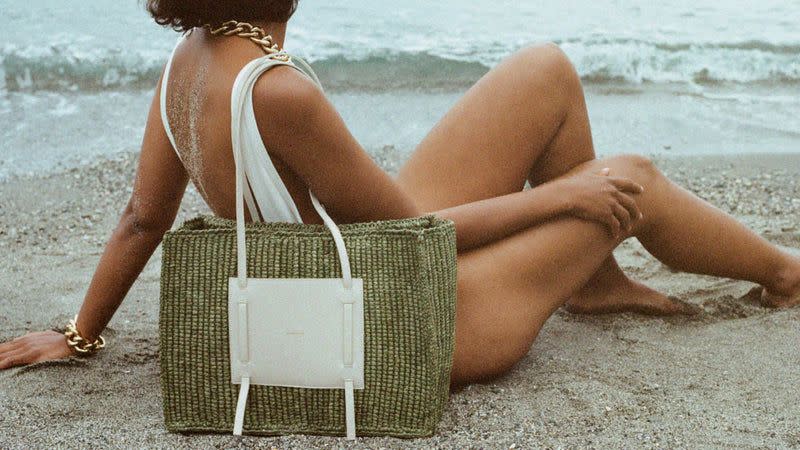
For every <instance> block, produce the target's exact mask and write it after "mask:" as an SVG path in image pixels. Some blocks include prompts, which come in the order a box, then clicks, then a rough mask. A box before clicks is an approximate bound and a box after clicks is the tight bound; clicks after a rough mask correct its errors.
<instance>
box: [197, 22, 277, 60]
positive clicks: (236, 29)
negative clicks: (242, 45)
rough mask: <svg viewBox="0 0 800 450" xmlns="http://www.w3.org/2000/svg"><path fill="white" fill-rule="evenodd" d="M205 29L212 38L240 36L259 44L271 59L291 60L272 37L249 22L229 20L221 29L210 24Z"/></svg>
mask: <svg viewBox="0 0 800 450" xmlns="http://www.w3.org/2000/svg"><path fill="white" fill-rule="evenodd" d="M203 27H204V28H205V29H207V30H208V31H209V33H211V35H212V36H239V37H243V38H247V39H250V40H251V41H252V42H254V43H256V44H258V46H260V47H261V49H262V50H264V53H266V54H267V55H270V58H274V59H278V60H281V61H289V59H290V56H289V54H288V53H286V52H285V51H283V50H282V49H280V48H278V44H275V43H274V42H272V36H270V35H269V34H267V33H266V31H264V29H263V28H261V27H256V26H253V25H251V24H249V23H247V22H237V21H235V20H229V21H227V22H225V23H223V24H222V25H220V26H219V27H213V26H211V25H210V24H205V25H203Z"/></svg>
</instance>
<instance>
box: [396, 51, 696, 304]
mask: <svg viewBox="0 0 800 450" xmlns="http://www.w3.org/2000/svg"><path fill="white" fill-rule="evenodd" d="M594 157H595V154H594V147H593V144H592V136H591V130H590V127H589V117H588V114H587V111H586V103H585V101H584V96H583V88H582V87H581V82H580V78H579V77H578V75H577V73H576V72H575V69H574V67H573V66H572V64H571V63H570V62H569V60H568V58H567V57H566V55H565V54H564V53H563V52H562V51H561V50H560V49H559V48H558V47H556V46H555V45H551V44H545V45H539V46H532V47H528V48H525V49H522V50H520V51H518V52H516V53H514V54H513V55H511V56H510V57H508V58H506V59H505V60H504V61H502V62H501V63H500V64H498V65H497V66H496V67H495V68H494V69H492V70H491V71H489V73H487V74H486V75H485V76H484V77H482V78H481V79H480V80H479V81H478V82H477V83H476V84H475V85H474V86H472V87H471V88H470V89H469V90H468V91H467V93H466V94H465V95H464V97H463V98H462V99H460V100H459V102H458V103H456V105H454V106H453V108H452V109H451V110H450V111H448V113H447V114H446V115H445V116H444V117H443V118H442V120H441V121H440V122H439V123H437V124H436V126H435V127H434V128H433V129H432V130H431V132H430V133H429V134H428V135H427V136H426V137H425V139H423V141H422V142H421V143H420V144H419V146H418V147H417V148H416V150H415V151H414V153H413V154H412V156H411V157H410V159H409V160H408V161H407V162H406V164H405V165H404V166H403V167H402V168H401V170H400V173H399V175H398V181H399V182H400V183H401V185H403V186H404V188H405V189H406V190H407V191H408V192H409V194H410V195H411V196H412V197H414V198H415V199H416V200H417V202H418V203H419V204H420V205H421V206H422V207H423V209H425V210H431V211H432V210H436V209H442V208H446V207H449V206H453V205H457V204H463V203H468V202H472V201H477V200H482V199H485V198H490V197H495V196H498V195H503V194H507V193H510V192H514V191H519V190H521V189H523V187H524V185H525V181H526V179H527V180H529V181H530V182H531V184H532V185H536V184H538V183H541V182H543V181H546V180H549V179H551V178H553V177H556V176H559V175H561V174H563V173H564V172H566V171H568V170H569V169H571V168H572V167H575V165H577V164H579V163H582V162H585V161H588V160H591V159H594ZM568 306H570V310H572V311H576V312H599V311H624V310H636V311H640V312H650V313H654V314H670V313H675V312H679V311H681V308H679V307H677V305H676V304H675V303H674V302H671V301H670V300H668V299H667V298H666V297H665V296H664V295H662V294H660V293H658V292H656V291H654V290H652V289H650V288H647V287H646V286H644V285H642V284H640V283H637V282H634V281H632V280H630V279H629V278H627V277H626V276H625V274H624V273H623V272H622V270H621V269H620V268H619V266H618V265H617V263H616V261H615V260H614V257H613V255H609V256H608V258H606V260H605V261H604V262H603V264H601V265H600V267H599V268H598V271H597V272H596V274H595V276H593V277H592V278H590V280H589V282H588V283H587V284H586V286H585V287H584V289H582V290H580V291H579V292H576V294H575V296H574V297H573V299H572V300H571V301H570V303H569V304H568Z"/></svg>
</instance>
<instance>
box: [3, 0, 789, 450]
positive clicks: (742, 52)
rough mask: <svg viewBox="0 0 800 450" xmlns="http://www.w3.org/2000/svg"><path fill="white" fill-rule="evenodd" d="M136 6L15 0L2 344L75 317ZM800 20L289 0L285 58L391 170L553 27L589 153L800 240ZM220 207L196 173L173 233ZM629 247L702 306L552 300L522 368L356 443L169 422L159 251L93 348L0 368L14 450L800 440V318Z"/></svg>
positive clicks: (124, 182)
mask: <svg viewBox="0 0 800 450" xmlns="http://www.w3.org/2000/svg"><path fill="white" fill-rule="evenodd" d="M143 3H144V2H142V1H138V0H124V1H119V0H94V1H92V2H64V1H63V0H28V1H26V2H15V1H12V0H0V10H2V11H3V14H2V15H0V29H3V30H6V32H5V33H4V35H3V36H2V37H1V38H0V255H2V257H0V342H2V341H4V340H7V339H11V338H13V337H16V336H19V335H21V334H23V333H25V332H27V331H35V330H45V329H50V328H53V327H62V326H63V325H65V324H66V322H67V321H68V320H69V319H71V318H72V317H73V316H74V314H75V313H76V312H77V311H78V309H79V307H80V305H81V303H82V301H83V297H84V295H85V292H86V289H87V287H88V285H89V282H90V280H91V277H92V274H93V272H94V270H95V267H96V265H97V263H98V261H99V258H100V255H101V252H102V251H103V247H104V245H105V243H106V241H107V240H108V239H109V237H110V236H111V234H112V231H113V229H114V227H115V226H116V224H117V221H118V218H119V216H120V214H121V213H122V211H123V209H124V208H125V205H126V202H127V201H128V198H129V196H130V193H131V189H132V180H133V177H134V173H135V169H136V162H137V158H138V153H139V151H140V144H141V142H142V138H143V130H144V125H145V122H146V115H147V112H148V109H149V106H150V104H151V100H152V97H153V93H154V87H155V86H156V83H157V82H158V79H159V76H160V75H161V73H162V69H163V67H164V63H165V61H166V59H167V57H168V55H169V54H170V52H171V50H172V49H173V46H174V45H175V43H176V40H177V39H178V37H179V34H178V33H176V32H174V31H173V30H170V29H167V28H163V27H158V26H156V25H155V24H154V23H153V20H152V18H151V17H149V16H148V14H147V13H146V12H145V10H144V8H143ZM743 6H746V7H743ZM798 11H799V10H798V8H797V4H796V2H792V1H787V0H761V1H759V2H757V3H753V2H750V3H748V4H746V5H745V4H744V3H743V2H719V1H715V0H664V1H661V2H650V3H647V2H627V3H626V2H618V1H616V0H591V1H589V0H565V1H563V2H516V3H514V4H511V3H503V4H499V3H498V2H474V1H469V0H440V1H437V2H430V1H427V0H407V1H405V2H402V3H396V4H392V5H387V4H386V3H384V2H375V1H374V0H347V1H345V0H324V1H323V0H300V2H299V7H298V10H297V12H296V14H295V16H293V17H292V19H291V21H290V22H289V25H288V27H287V32H286V39H285V42H284V46H283V48H284V49H285V50H287V51H288V52H289V53H290V54H292V55H296V56H299V57H302V58H305V59H306V60H307V61H308V62H309V63H310V64H311V66H312V67H313V69H314V71H315V72H316V73H317V74H318V75H319V78H320V80H321V82H322V85H323V86H324V89H325V93H326V96H327V97H328V98H329V99H330V101H331V102H332V104H333V105H334V106H335V108H336V110H337V111H338V112H339V113H340V114H341V116H342V118H343V120H344V122H345V123H346V125H347V127H348V129H349V130H350V131H351V132H352V134H353V136H354V137H355V138H356V140H357V141H358V142H359V143H360V144H361V145H362V147H363V148H364V150H365V151H366V152H367V153H368V154H370V155H371V156H372V157H373V158H374V159H375V160H376V161H377V162H378V164H379V165H380V166H381V167H383V168H384V169H386V170H387V171H389V172H390V173H396V171H397V169H398V168H399V167H400V166H401V164H402V163H403V162H404V161H405V160H406V159H407V158H408V157H409V155H410V153H411V152H412V151H413V149H414V147H415V146H416V145H417V144H418V143H419V142H420V141H421V139H423V138H424V136H425V135H426V133H428V131H429V130H430V129H431V128H432V127H433V126H434V125H435V123H436V122H437V121H438V120H439V119H440V118H441V117H442V116H443V115H444V114H445V113H446V112H447V111H448V110H449V109H450V108H451V107H452V106H453V105H454V104H455V103H456V102H457V101H458V99H459V98H461V96H462V95H463V94H464V92H465V91H466V90H467V89H468V88H469V87H470V86H471V85H472V84H473V83H475V82H476V81H477V80H478V79H480V77H481V76H483V75H484V74H485V73H486V72H488V71H489V70H491V68H492V67H494V66H495V65H496V64H498V63H499V62H500V61H502V59H503V58H505V57H507V56H509V55H511V54H513V53H514V52H516V51H518V50H520V49H522V48H524V47H526V46H530V45H536V44H539V43H542V42H548V41H549V42H555V43H556V44H558V45H559V47H560V48H561V49H562V50H563V51H564V52H565V53H566V54H567V56H568V57H569V58H570V61H572V63H573V65H574V66H575V69H576V71H577V72H578V73H579V75H580V77H581V80H582V82H583V85H584V90H585V93H586V103H587V107H588V112H589V116H590V122H591V128H592V130H591V131H592V136H593V140H594V147H595V149H596V152H597V154H598V155H599V156H600V157H603V156H609V155H614V154H619V153H639V154H644V155H647V156H649V157H650V158H652V159H653V161H655V163H656V165H657V166H658V167H659V168H660V169H661V170H662V171H663V172H665V173H666V174H667V175H668V176H669V177H670V178H672V179H673V180H675V181H676V182H677V183H678V184H680V185H682V186H684V187H685V188H686V189H688V190H690V191H692V192H694V193H696V194H697V195H699V196H700V197H702V198H704V199H706V200H708V201H709V202H710V203H712V204H714V205H716V206H718V207H719V208H721V209H722V210H724V211H727V212H729V213H731V214H733V215H734V216H735V217H737V218H738V219H739V220H741V221H742V222H743V223H744V224H746V225H747V226H749V227H751V228H752V229H754V230H755V231H756V232H758V233H759V234H760V235H762V236H763V237H764V238H766V239H768V240H769V241H771V242H774V243H775V244H778V245H782V246H785V247H787V248H790V249H794V251H800V28H798V27H797V23H800V15H799V14H798ZM98 17H101V18H102V19H103V20H97V18H98ZM464 176H465V177H467V176H475V174H465V175H464ZM208 213H210V212H209V211H208V209H207V207H206V206H205V205H204V203H203V201H202V200H201V198H200V196H199V195H198V193H197V191H196V189H195V188H194V187H193V186H191V185H190V186H189V188H188V190H187V192H186V195H185V197H184V200H183V203H182V205H181V210H180V213H179V215H178V218H177V220H176V222H175V224H174V227H177V226H178V225H179V224H180V223H182V222H183V221H184V220H187V219H189V218H191V217H193V216H195V215H197V214H208ZM615 255H616V256H617V259H618V261H619V263H620V265H621V266H622V267H623V269H624V270H625V271H626V272H627V273H628V274H629V275H630V276H631V277H633V278H635V279H636V280H639V281H641V282H644V283H645V284H647V285H649V286H651V287H653V288H656V289H658V290H660V291H662V292H664V293H666V294H669V295H674V296H676V297H678V298H679V299H681V300H684V301H687V302H690V303H692V304H695V305H697V306H699V307H700V308H701V309H702V313H701V314H699V315H697V316H693V317H680V318H653V317H643V316H637V315H633V314H620V315H610V316H594V317H587V316H577V315H572V314H569V313H567V312H566V311H563V310H562V311H558V312H557V313H556V314H555V315H554V316H553V317H552V318H551V319H550V320H549V321H548V323H547V324H546V325H545V327H544V329H543V330H542V332H541V334H540V335H539V337H538V339H537V340H536V342H535V344H534V345H533V347H532V348H531V349H530V352H529V353H528V355H527V356H526V357H525V358H524V359H523V360H522V361H520V363H519V364H518V365H517V367H515V369H514V370H513V371H511V372H510V373H509V374H507V375H506V376H504V377H502V378H500V379H498V380H495V381H493V382H491V383H487V384H477V385H472V386H469V387H467V388H465V389H463V390H460V391H458V392H455V393H454V394H453V395H452V397H451V399H450V402H449V403H448V405H447V408H446V410H445V413H444V417H443V420H442V422H441V425H440V427H439V430H438V432H437V434H436V435H435V436H433V437H431V438H428V439H415V440H401V439H392V438H364V439H361V440H359V441H358V442H356V443H351V442H348V441H346V440H344V439H343V438H330V437H313V436H285V437H275V438H253V437H243V438H236V437H233V436H231V435H203V434H200V435H191V436H184V435H180V434H171V433H168V432H167V431H166V430H165V428H164V424H163V416H162V409H161V408H162V406H161V386H160V384H159V362H158V355H159V344H158V308H159V305H158V301H159V279H160V264H161V248H160V247H159V248H158V249H157V250H156V252H155V254H154V255H153V257H152V258H151V260H150V261H149V263H148V264H147V266H146V267H145V269H144V271H143V272H142V274H141V275H140V276H139V278H138V280H137V281H136V283H135V284H134V285H133V287H132V289H131V291H130V292H129V294H128V295H127V297H126V300H125V301H124V302H123V303H122V305H121V307H120V309H119V310H118V312H117V313H116V315H115V316H114V317H113V319H112V320H111V322H110V325H109V328H108V329H107V330H106V331H105V332H104V335H105V337H106V338H107V339H108V342H109V345H108V348H107V349H106V350H104V351H102V352H101V353H100V354H98V355H97V357H96V358H91V359H79V358H72V359H69V360H64V361H58V362H52V363H44V364H38V365H34V366H31V367H27V368H17V369H12V370H8V371H1V372H0V449H26V450H27V449H34V448H48V449H49V448H273V447H274V448H319V447H324V448H328V447H354V448H362V447H369V448H398V447H399V448H459V449H462V448H492V449H494V448H665V447H667V448H726V449H727V448H737V449H738V448H800V389H798V382H800V307H798V308H794V309H789V310H771V309H766V308H763V307H761V306H759V304H758V303H757V301H756V300H755V299H754V298H753V292H752V289H753V288H754V287H755V285H754V284H753V283H749V282H743V281H736V280H730V279H722V278H714V277H708V276H699V275H691V274H685V273H679V272H675V271H673V270H671V269H670V268H668V267H666V266H665V265H663V264H661V263H659V262H658V261H657V260H656V259H654V258H653V257H652V256H651V255H649V253H647V252H646V251H645V250H644V248H643V247H642V246H641V244H639V243H638V241H636V239H629V240H627V241H625V242H624V243H623V244H622V245H621V246H620V247H619V248H617V249H616V250H615Z"/></svg>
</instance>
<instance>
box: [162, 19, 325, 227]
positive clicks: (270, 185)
mask: <svg viewBox="0 0 800 450" xmlns="http://www.w3.org/2000/svg"><path fill="white" fill-rule="evenodd" d="M185 37H186V35H184V36H182V37H181V38H180V39H179V40H178V43H177V44H175V48H174V49H173V50H172V54H171V55H170V57H169V60H168V61H167V65H166V68H165V69H164V77H163V80H162V81H161V121H162V122H163V124H164V130H165V131H166V133H167V136H168V137H169V141H170V143H171V144H172V147H173V148H174V149H175V152H176V153H177V154H178V158H180V157H181V156H180V152H179V151H178V147H177V145H176V144H175V137H174V136H173V134H172V130H171V129H170V126H169V121H168V119H167V85H168V81H169V71H170V67H171V66H172V59H173V57H174V56H175V51H176V50H177V49H178V45H180V43H181V42H182V41H183V39H184V38H185ZM282 53H285V52H282ZM273 55H274V54H273ZM273 55H264V56H263V57H260V58H256V59H254V60H253V61H251V62H249V63H248V64H247V65H245V66H244V68H242V70H241V71H240V72H239V74H238V75H237V77H236V81H235V82H234V83H233V89H232V92H231V98H232V100H234V101H236V99H239V100H240V101H243V102H244V105H243V107H241V108H236V107H235V105H234V107H232V110H233V111H232V117H231V130H232V133H239V136H238V137H239V142H240V143H241V149H242V150H241V151H242V157H243V159H244V170H245V188H244V197H245V203H246V204H247V208H248V211H250V217H252V218H253V220H254V221H257V220H261V221H266V222H296V223H302V222H303V219H302V218H301V217H300V212H299V211H298V209H297V205H295V203H294V200H293V199H292V196H291V195H290V194H289V191H288V190H287V189H286V185H285V184H283V180H281V177H280V175H279V174H278V171H277V170H276V169H275V166H274V165H273V164H272V160H271V159H270V157H269V155H268V154H267V148H266V146H265V145H264V141H263V140H262V139H261V133H260V132H259V130H258V125H257V124H256V117H255V111H254V110H253V86H254V85H255V82H256V80H257V79H258V77H259V76H260V75H261V74H262V73H263V72H265V71H266V70H268V69H269V68H270V67H274V66H276V65H288V66H291V67H294V68H295V69H297V70H299V71H300V72H301V73H305V72H303V70H302V69H300V68H299V67H297V66H296V65H294V63H293V61H292V60H294V59H297V60H299V61H300V62H301V63H302V64H303V65H304V66H305V67H306V69H307V72H309V73H305V74H306V75H308V76H309V77H311V78H312V80H313V81H314V82H315V83H317V85H318V86H320V88H321V87H322V85H321V84H320V82H319V79H318V78H317V76H316V74H315V73H314V71H313V70H312V69H311V67H310V66H309V65H308V63H306V62H305V61H303V60H302V59H301V58H299V57H297V56H294V55H291V60H290V61H288V62H287V61H281V60H278V59H274V58H272V56H273ZM239 111H241V116H239V114H238V112H239ZM181 162H183V160H181ZM251 190H252V195H251V193H250V191H251ZM309 193H310V191H309ZM253 197H255V199H253ZM311 197H312V198H313V197H314V196H313V194H311ZM254 201H255V203H254ZM256 204H257V205H258V209H256V208H255V205H256ZM259 211H261V215H260V216H259V213H258V212H259Z"/></svg>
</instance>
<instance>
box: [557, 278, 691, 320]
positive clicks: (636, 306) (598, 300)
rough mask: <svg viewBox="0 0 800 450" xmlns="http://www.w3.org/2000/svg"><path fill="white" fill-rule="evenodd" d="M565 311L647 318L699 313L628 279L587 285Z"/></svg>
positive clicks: (682, 303)
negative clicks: (635, 315)
mask: <svg viewBox="0 0 800 450" xmlns="http://www.w3.org/2000/svg"><path fill="white" fill-rule="evenodd" d="M564 309H566V310H567V311H568V312H570V313H573V314H612V313H622V312H634V313H638V314H645V315H648V316H675V315H693V314H697V313H699V312H700V310H701V308H700V307H699V306H695V305H691V304H689V303H686V302H683V301H681V300H678V299H677V298H675V297H668V296H666V295H664V294H662V293H660V292H658V291H656V290H655V289H651V288H649V287H647V286H645V285H644V284H642V283H639V282H637V281H634V280H631V279H630V278H628V277H622V278H621V279H620V280H618V281H615V282H613V283H608V282H604V283H602V284H594V285H590V284H587V285H586V286H584V287H583V288H581V290H580V291H579V292H577V293H576V294H575V295H573V296H572V298H570V299H569V301H567V303H565V304H564Z"/></svg>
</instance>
